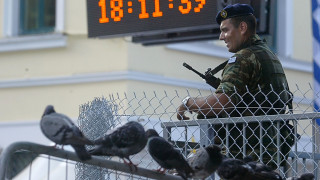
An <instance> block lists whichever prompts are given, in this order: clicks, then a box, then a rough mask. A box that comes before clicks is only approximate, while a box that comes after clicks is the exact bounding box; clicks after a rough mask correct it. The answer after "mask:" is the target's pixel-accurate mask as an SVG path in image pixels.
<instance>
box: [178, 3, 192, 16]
mask: <svg viewBox="0 0 320 180" xmlns="http://www.w3.org/2000/svg"><path fill="white" fill-rule="evenodd" d="M181 3H182V4H185V7H184V6H179V11H180V12H181V13H182V14H188V13H189V12H190V10H191V8H192V7H191V2H190V1H189V0H181Z"/></svg>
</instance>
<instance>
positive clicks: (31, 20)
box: [19, 0, 56, 35]
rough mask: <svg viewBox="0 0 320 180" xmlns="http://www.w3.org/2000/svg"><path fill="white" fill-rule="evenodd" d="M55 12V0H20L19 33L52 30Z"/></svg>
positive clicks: (39, 32)
mask: <svg viewBox="0 0 320 180" xmlns="http://www.w3.org/2000/svg"><path fill="white" fill-rule="evenodd" d="M55 14H56V1H55V0H20V23H19V34H20V35H23V34H41V33H49V32H53V31H54V28H55V21H56V20H55V19H56V15H55Z"/></svg>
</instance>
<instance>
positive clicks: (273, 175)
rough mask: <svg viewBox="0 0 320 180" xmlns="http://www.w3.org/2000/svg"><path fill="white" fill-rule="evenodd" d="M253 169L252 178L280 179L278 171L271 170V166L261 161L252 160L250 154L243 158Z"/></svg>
mask: <svg viewBox="0 0 320 180" xmlns="http://www.w3.org/2000/svg"><path fill="white" fill-rule="evenodd" d="M243 161H244V162H245V163H247V164H248V165H249V166H250V167H251V168H252V169H253V171H254V175H253V178H255V179H266V180H282V177H281V176H280V174H279V173H277V172H275V171H273V170H272V168H271V167H270V166H268V165H266V164H264V163H262V162H257V161H253V158H252V157H251V156H247V157H245V158H244V159H243Z"/></svg>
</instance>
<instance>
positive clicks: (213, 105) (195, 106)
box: [177, 93, 233, 120]
mask: <svg viewBox="0 0 320 180" xmlns="http://www.w3.org/2000/svg"><path fill="white" fill-rule="evenodd" d="M232 107H233V103H232V102H231V99H230V98H229V96H228V95H227V94H225V93H215V94H213V95H210V96H208V97H198V98H190V99H189V100H188V101H187V103H186V105H184V104H181V105H180V106H179V107H178V110H177V118H178V119H179V120H188V119H189V117H187V116H185V112H186V111H189V112H196V113H201V114H203V115H205V116H218V115H219V114H221V113H227V112H229V111H230V110H231V108H232Z"/></svg>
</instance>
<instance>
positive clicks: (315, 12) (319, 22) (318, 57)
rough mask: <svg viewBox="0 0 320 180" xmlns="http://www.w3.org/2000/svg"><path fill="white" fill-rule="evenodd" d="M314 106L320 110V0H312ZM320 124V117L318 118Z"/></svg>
mask: <svg viewBox="0 0 320 180" xmlns="http://www.w3.org/2000/svg"><path fill="white" fill-rule="evenodd" d="M312 30H313V71H314V108H315V110H316V111H320V0H312ZM317 123H318V125H320V119H317Z"/></svg>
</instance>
